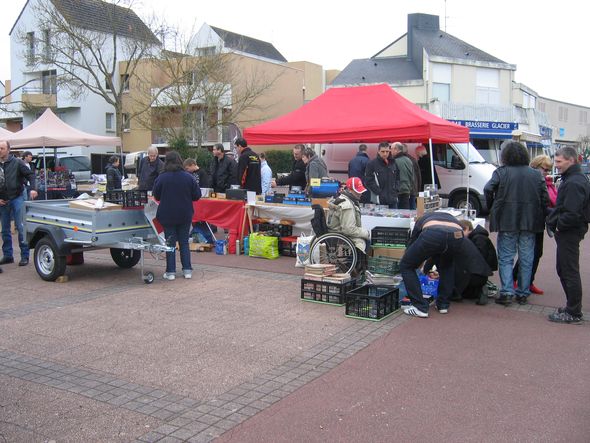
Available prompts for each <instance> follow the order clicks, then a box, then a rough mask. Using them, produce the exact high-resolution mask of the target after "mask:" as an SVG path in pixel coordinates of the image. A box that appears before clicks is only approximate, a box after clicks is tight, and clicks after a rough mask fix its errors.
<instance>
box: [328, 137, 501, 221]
mask: <svg viewBox="0 0 590 443" xmlns="http://www.w3.org/2000/svg"><path fill="white" fill-rule="evenodd" d="M359 144H360V143H354V144H352V143H347V144H325V145H322V146H321V152H323V159H324V161H325V162H326V165H327V166H328V174H329V175H330V177H334V178H336V179H338V180H341V181H342V180H346V178H347V175H348V162H349V161H350V159H352V158H353V157H354V156H355V155H356V154H357V152H358V147H359ZM418 146H420V145H419V144H415V143H410V144H408V153H409V154H410V155H412V156H413V157H414V158H416V147H418ZM425 146H426V149H428V145H427V144H425ZM367 147H368V150H367V154H368V155H369V158H371V159H373V158H375V157H376V156H377V147H378V144H368V143H367ZM432 152H433V159H434V165H435V168H436V172H437V174H438V178H439V180H440V190H439V194H440V196H441V197H443V198H446V199H448V200H449V206H451V207H455V208H465V207H466V206H467V193H466V190H467V183H468V178H469V203H470V206H471V208H472V209H475V210H476V211H477V213H478V214H479V213H480V212H482V211H484V212H485V211H486V210H487V208H486V204H485V197H484V193H483V188H484V186H485V185H486V183H487V182H488V181H489V179H490V178H491V177H492V173H493V172H494V170H495V169H496V167H495V166H494V165H492V164H490V163H488V162H486V161H485V160H484V158H483V157H482V156H481V155H480V154H479V152H477V150H476V149H475V148H474V147H473V145H472V144H471V143H436V144H433V145H432ZM468 158H469V161H467V159H468ZM467 165H469V177H468V176H467Z"/></svg>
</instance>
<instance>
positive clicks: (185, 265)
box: [164, 222, 193, 273]
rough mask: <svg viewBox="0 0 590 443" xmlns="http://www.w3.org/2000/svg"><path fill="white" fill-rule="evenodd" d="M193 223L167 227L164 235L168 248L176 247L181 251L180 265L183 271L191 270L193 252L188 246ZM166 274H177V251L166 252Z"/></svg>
mask: <svg viewBox="0 0 590 443" xmlns="http://www.w3.org/2000/svg"><path fill="white" fill-rule="evenodd" d="M191 227H192V225H191V223H190V222H189V223H182V224H180V225H165V226H164V235H165V236H166V243H167V244H168V246H174V247H175V246H176V243H177V242H178V249H179V250H180V263H181V264H182V270H183V271H185V270H191V269H193V268H192V266H191V251H190V249H189V246H188V236H189V233H190V231H191ZM166 272H172V273H174V272H176V250H174V251H172V252H166Z"/></svg>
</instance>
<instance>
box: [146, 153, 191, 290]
mask: <svg viewBox="0 0 590 443" xmlns="http://www.w3.org/2000/svg"><path fill="white" fill-rule="evenodd" d="M153 195H154V198H155V199H156V200H159V201H160V205H159V206H158V211H157V212H156V218H157V219H158V221H159V222H160V223H161V224H162V226H163V227H164V235H165V236H166V242H167V243H168V245H169V246H176V243H177V242H178V248H179V249H180V262H181V263H182V273H183V275H184V278H192V269H193V268H192V266H191V254H190V250H189V247H188V237H189V233H190V231H191V227H192V225H191V222H192V218H193V202H194V201H197V200H198V199H199V198H201V189H200V188H199V186H198V185H197V182H196V180H194V179H193V177H192V176H191V175H190V174H189V173H188V172H186V171H185V170H184V168H183V166H182V159H181V158H180V155H179V154H178V152H176V151H171V152H169V153H168V154H166V161H165V163H164V169H163V171H162V173H161V174H160V175H159V176H158V177H157V178H156V181H155V183H154V189H153ZM175 278H176V251H172V252H167V253H166V272H165V273H164V279H166V280H174V279H175Z"/></svg>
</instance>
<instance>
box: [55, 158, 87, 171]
mask: <svg viewBox="0 0 590 443" xmlns="http://www.w3.org/2000/svg"><path fill="white" fill-rule="evenodd" d="M59 164H60V165H61V166H63V167H64V168H66V169H67V170H68V171H72V172H78V171H90V169H91V167H90V159H89V158H88V157H62V158H60V159H59Z"/></svg>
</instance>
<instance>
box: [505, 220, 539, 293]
mask: <svg viewBox="0 0 590 443" xmlns="http://www.w3.org/2000/svg"><path fill="white" fill-rule="evenodd" d="M517 252H518V259H519V263H520V265H519V267H518V287H517V288H516V291H515V290H514V281H513V280H512V267H513V266H514V257H515V255H516V253H517ZM534 256H535V233H534V232H529V231H520V232H498V268H499V271H500V281H501V282H502V288H501V289H500V295H507V296H509V297H512V296H513V295H514V294H515V293H516V295H517V296H520V297H528V296H529V295H530V294H531V290H530V289H529V288H530V286H531V275H532V272H533V259H534Z"/></svg>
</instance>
